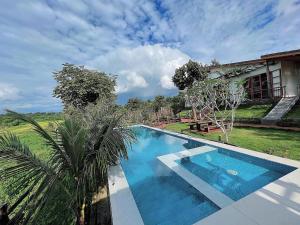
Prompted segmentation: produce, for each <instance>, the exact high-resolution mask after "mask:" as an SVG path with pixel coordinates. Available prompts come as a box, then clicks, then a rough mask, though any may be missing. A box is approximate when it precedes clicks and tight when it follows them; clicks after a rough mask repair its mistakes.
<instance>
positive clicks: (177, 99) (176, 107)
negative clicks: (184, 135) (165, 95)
mask: <svg viewBox="0 0 300 225" xmlns="http://www.w3.org/2000/svg"><path fill="white" fill-rule="evenodd" d="M170 106H171V109H172V111H173V113H174V115H176V114H177V113H180V112H181V111H182V110H184V109H185V97H184V94H183V93H179V94H178V95H177V96H174V97H170Z"/></svg>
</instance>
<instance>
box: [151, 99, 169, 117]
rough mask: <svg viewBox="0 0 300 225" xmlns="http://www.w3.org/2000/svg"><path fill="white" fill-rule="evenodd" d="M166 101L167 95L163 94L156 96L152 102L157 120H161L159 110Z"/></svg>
mask: <svg viewBox="0 0 300 225" xmlns="http://www.w3.org/2000/svg"><path fill="white" fill-rule="evenodd" d="M165 103H166V100H165V97H164V96H162V95H158V96H156V97H155V98H154V100H153V102H152V107H153V110H154V112H155V114H156V119H157V121H159V112H160V110H161V108H162V107H163V106H164V105H165Z"/></svg>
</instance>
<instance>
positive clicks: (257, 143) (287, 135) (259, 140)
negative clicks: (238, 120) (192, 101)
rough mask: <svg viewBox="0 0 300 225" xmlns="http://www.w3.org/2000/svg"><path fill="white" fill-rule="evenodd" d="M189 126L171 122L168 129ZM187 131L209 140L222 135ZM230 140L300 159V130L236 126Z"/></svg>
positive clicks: (245, 145) (243, 145)
mask: <svg viewBox="0 0 300 225" xmlns="http://www.w3.org/2000/svg"><path fill="white" fill-rule="evenodd" d="M187 128H188V126H187V125H186V124H182V123H176V124H169V125H168V126H167V127H166V129H167V130H171V131H176V132H180V131H181V130H182V129H187ZM185 133H187V134H189V135H192V136H196V137H200V138H204V139H209V140H218V137H219V135H221V132H212V133H209V134H203V135H202V134H194V133H190V132H185ZM230 142H231V144H234V145H237V146H240V147H243V148H248V149H252V150H255V151H260V152H266V151H270V150H271V151H274V153H273V154H274V155H278V156H284V157H288V158H291V159H295V160H300V151H299V149H300V132H292V131H282V130H276V129H258V128H234V130H233V132H232V134H231V136H230Z"/></svg>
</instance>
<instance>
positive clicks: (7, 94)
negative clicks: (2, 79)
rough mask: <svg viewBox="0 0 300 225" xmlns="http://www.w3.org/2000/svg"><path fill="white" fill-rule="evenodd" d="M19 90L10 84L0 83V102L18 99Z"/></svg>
mask: <svg viewBox="0 0 300 225" xmlns="http://www.w3.org/2000/svg"><path fill="white" fill-rule="evenodd" d="M19 92H20V91H19V89H18V88H16V87H14V86H13V85H11V84H6V83H0V100H1V101H9V100H16V99H18V98H20V96H19Z"/></svg>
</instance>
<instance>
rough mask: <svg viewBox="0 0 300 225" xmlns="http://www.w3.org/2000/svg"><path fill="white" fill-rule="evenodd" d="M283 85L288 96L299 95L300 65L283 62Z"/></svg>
mask: <svg viewBox="0 0 300 225" xmlns="http://www.w3.org/2000/svg"><path fill="white" fill-rule="evenodd" d="M281 64H282V70H281V74H282V85H283V86H286V95H287V96H295V95H297V93H298V90H297V86H298V85H299V84H300V63H299V62H292V61H282V62H281Z"/></svg>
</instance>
